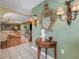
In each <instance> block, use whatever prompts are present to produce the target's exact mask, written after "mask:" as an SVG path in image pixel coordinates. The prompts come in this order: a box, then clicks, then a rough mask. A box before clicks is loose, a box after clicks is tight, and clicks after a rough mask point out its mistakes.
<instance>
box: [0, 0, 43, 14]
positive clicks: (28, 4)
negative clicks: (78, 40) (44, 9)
mask: <svg viewBox="0 0 79 59" xmlns="http://www.w3.org/2000/svg"><path fill="white" fill-rule="evenodd" d="M43 1H44V0H0V7H7V8H10V9H13V10H15V11H17V12H19V13H22V14H23V13H24V14H27V15H30V14H31V12H32V8H34V7H35V6H37V5H38V4H40V3H41V2H43Z"/></svg>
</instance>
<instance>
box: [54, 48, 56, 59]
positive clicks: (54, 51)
mask: <svg viewBox="0 0 79 59" xmlns="http://www.w3.org/2000/svg"><path fill="white" fill-rule="evenodd" d="M54 59H56V47H54Z"/></svg>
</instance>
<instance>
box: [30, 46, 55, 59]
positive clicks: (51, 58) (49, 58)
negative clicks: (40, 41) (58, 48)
mask: <svg viewBox="0 0 79 59" xmlns="http://www.w3.org/2000/svg"><path fill="white" fill-rule="evenodd" d="M31 47H32V48H33V49H34V50H35V51H37V48H35V47H34V46H31ZM41 54H42V55H44V56H45V53H44V52H43V51H42V52H41ZM47 58H48V59H54V58H53V57H51V56H49V55H47Z"/></svg>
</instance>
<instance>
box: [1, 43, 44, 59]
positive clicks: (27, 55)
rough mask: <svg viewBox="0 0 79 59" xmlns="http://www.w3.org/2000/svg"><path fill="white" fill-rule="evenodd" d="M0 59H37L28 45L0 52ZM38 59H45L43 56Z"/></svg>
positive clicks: (35, 53)
mask: <svg viewBox="0 0 79 59" xmlns="http://www.w3.org/2000/svg"><path fill="white" fill-rule="evenodd" d="M0 59H37V52H36V51H35V50H34V49H33V48H32V47H31V45H30V44H28V43H25V44H21V45H18V46H14V47H10V48H6V49H2V50H1V55H0ZM40 59H46V58H45V57H44V56H43V55H41V56H40Z"/></svg>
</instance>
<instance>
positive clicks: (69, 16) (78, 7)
mask: <svg viewBox="0 0 79 59" xmlns="http://www.w3.org/2000/svg"><path fill="white" fill-rule="evenodd" d="M72 2H75V0H66V1H65V5H66V7H67V8H66V17H65V18H66V21H67V24H68V25H69V26H70V25H71V23H72V21H73V20H75V19H76V18H77V15H78V12H79V3H78V4H77V1H76V2H75V5H74V6H73V7H72ZM63 14H64V10H63V9H62V8H59V9H57V15H58V16H59V18H60V19H61V20H62V15H63Z"/></svg>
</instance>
